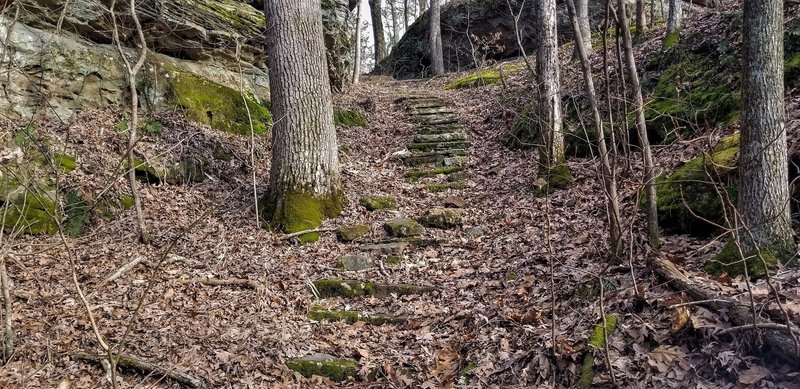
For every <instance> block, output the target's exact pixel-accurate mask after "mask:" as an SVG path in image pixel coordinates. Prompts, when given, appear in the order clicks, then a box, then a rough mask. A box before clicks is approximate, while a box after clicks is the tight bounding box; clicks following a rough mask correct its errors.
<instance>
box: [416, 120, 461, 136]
mask: <svg viewBox="0 0 800 389" xmlns="http://www.w3.org/2000/svg"><path fill="white" fill-rule="evenodd" d="M453 132H463V131H462V129H461V126H460V125H458V123H447V124H436V125H426V126H422V127H420V128H419V129H418V130H417V135H440V134H448V133H453Z"/></svg>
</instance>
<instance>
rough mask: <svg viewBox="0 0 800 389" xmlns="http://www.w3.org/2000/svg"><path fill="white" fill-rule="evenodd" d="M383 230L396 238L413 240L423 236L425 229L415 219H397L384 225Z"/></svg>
mask: <svg viewBox="0 0 800 389" xmlns="http://www.w3.org/2000/svg"><path fill="white" fill-rule="evenodd" d="M383 229H384V230H386V233H387V234H389V236H392V237H395V238H411V237H414V236H420V235H422V231H423V230H424V228H423V227H422V225H421V224H419V223H417V222H416V220H414V219H407V218H397V219H391V220H387V221H386V222H384V223H383Z"/></svg>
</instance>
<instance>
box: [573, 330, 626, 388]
mask: <svg viewBox="0 0 800 389" xmlns="http://www.w3.org/2000/svg"><path fill="white" fill-rule="evenodd" d="M615 328H617V317H616V316H615V315H606V320H605V323H602V322H601V323H600V324H598V325H596V326H594V330H593V331H592V334H591V336H590V337H589V342H588V344H587V347H588V348H589V351H587V352H586V355H584V357H583V366H582V368H581V378H580V380H579V381H578V388H581V389H588V388H590V387H591V386H592V380H593V379H594V354H593V351H594V350H599V349H601V348H603V347H605V345H606V338H608V337H609V336H611V333H612V332H614V329H615Z"/></svg>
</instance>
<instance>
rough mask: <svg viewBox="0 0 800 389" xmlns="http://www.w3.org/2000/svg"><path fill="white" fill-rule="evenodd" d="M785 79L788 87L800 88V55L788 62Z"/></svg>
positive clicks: (785, 67)
mask: <svg viewBox="0 0 800 389" xmlns="http://www.w3.org/2000/svg"><path fill="white" fill-rule="evenodd" d="M784 77H785V80H786V86H787V87H795V88H800V53H797V54H795V56H794V57H792V58H789V59H787V60H786V64H785V65H784Z"/></svg>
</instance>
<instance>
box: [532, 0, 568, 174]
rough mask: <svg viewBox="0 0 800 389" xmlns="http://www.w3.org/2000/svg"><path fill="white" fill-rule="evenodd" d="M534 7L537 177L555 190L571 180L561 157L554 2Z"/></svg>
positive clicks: (541, 2)
mask: <svg viewBox="0 0 800 389" xmlns="http://www.w3.org/2000/svg"><path fill="white" fill-rule="evenodd" d="M535 4H536V7H537V8H536V10H535V19H534V26H535V28H536V37H537V40H538V45H537V47H536V81H537V86H538V92H539V96H538V98H539V112H538V114H539V115H538V116H539V123H540V124H539V127H540V133H541V134H542V143H543V144H542V147H541V148H540V149H539V150H540V152H539V154H540V162H539V163H540V166H539V168H540V171H539V177H540V178H541V177H546V180H547V182H546V188H552V189H559V188H563V187H564V186H566V184H568V183H569V182H570V181H571V180H572V176H571V174H570V173H569V169H568V168H567V166H566V163H565V162H566V161H565V158H564V129H563V118H562V114H561V82H560V79H559V78H560V74H559V58H558V33H557V30H556V25H557V18H556V0H538V1H536V3H535ZM541 189H542V188H540V190H541Z"/></svg>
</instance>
